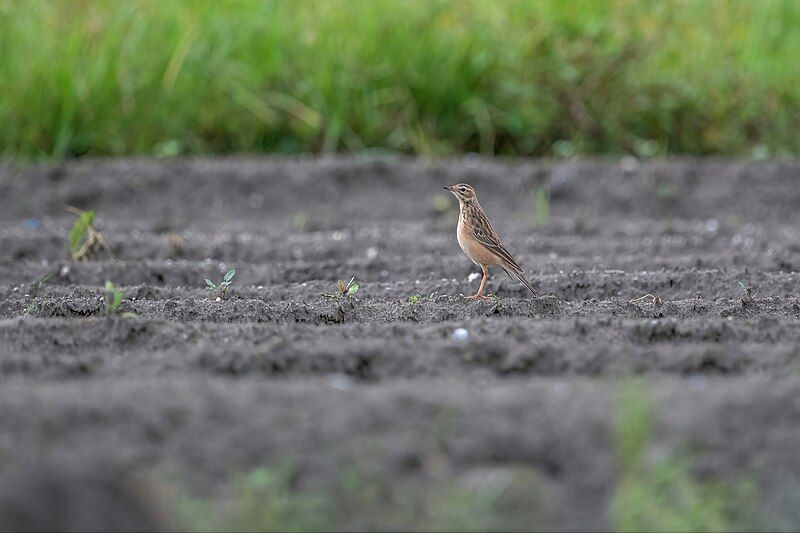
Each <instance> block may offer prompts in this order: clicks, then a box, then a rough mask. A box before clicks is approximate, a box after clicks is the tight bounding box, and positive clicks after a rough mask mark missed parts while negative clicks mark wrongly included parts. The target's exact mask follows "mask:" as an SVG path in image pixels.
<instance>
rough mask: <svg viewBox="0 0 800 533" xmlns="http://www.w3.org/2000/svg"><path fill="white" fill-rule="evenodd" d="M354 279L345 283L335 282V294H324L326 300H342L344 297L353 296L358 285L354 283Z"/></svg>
mask: <svg viewBox="0 0 800 533" xmlns="http://www.w3.org/2000/svg"><path fill="white" fill-rule="evenodd" d="M355 279H356V277H355V276H353V277H352V278H350V281H348V282H347V283H345V282H344V281H342V280H339V281H337V282H336V292H335V293H333V294H324V295H323V296H326V297H328V298H344V297H346V296H353V295H354V294H355V293H357V292H358V283H356V282H355Z"/></svg>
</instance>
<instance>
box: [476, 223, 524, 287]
mask: <svg viewBox="0 0 800 533" xmlns="http://www.w3.org/2000/svg"><path fill="white" fill-rule="evenodd" d="M472 222H473V223H472V234H473V235H474V236H475V238H476V239H477V240H478V242H480V243H481V244H482V245H484V246H485V247H486V248H487V249H488V250H489V251H490V252H492V253H493V254H495V255H496V256H497V257H499V258H500V259H501V260H502V261H503V262H504V263H506V267H507V268H510V269H511V270H514V271H515V274H520V273H522V268H520V266H519V265H518V264H517V262H516V261H515V260H514V258H513V257H512V256H511V253H510V252H509V251H508V250H507V249H506V247H505V246H503V243H502V242H500V237H499V236H498V235H497V232H496V231H495V230H494V228H493V227H492V223H491V222H489V219H488V218H486V215H484V214H483V212H481V211H477V212H476V213H474V216H473V217H472Z"/></svg>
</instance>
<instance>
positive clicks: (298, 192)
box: [0, 158, 800, 530]
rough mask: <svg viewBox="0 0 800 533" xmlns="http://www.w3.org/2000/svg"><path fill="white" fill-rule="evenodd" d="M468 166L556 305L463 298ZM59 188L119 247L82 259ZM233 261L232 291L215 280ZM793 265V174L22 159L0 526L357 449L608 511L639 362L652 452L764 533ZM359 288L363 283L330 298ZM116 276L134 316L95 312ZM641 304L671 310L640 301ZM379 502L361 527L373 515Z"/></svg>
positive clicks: (795, 350) (795, 386)
mask: <svg viewBox="0 0 800 533" xmlns="http://www.w3.org/2000/svg"><path fill="white" fill-rule="evenodd" d="M458 181H469V182H471V183H472V184H473V185H474V186H475V187H476V189H477V191H478V194H479V196H480V198H481V203H482V205H483V206H484V208H485V209H486V211H487V212H488V213H489V215H490V217H491V218H492V219H493V220H494V224H495V227H496V229H497V230H498V231H499V233H500V234H501V235H502V236H503V237H504V240H505V241H506V244H507V245H508V247H509V248H510V249H511V250H512V251H513V252H515V256H516V258H517V259H518V261H519V263H520V264H521V265H522V266H523V267H524V268H525V269H526V271H527V272H528V273H529V274H530V276H529V277H530V279H531V280H532V281H533V282H534V285H536V286H537V287H538V289H539V290H540V292H542V294H545V295H547V296H544V297H542V298H533V297H531V296H530V294H529V293H527V291H526V289H525V288H524V287H523V286H522V285H520V284H518V283H515V282H514V281H512V280H510V279H509V278H508V277H507V276H505V274H503V273H502V272H500V273H495V274H494V277H493V278H492V279H491V281H490V282H489V284H488V290H489V292H492V293H494V294H495V295H496V297H495V298H494V299H493V300H492V301H489V302H483V303H474V302H467V301H464V300H463V299H462V298H461V297H460V296H459V294H461V293H464V294H467V293H471V292H473V291H474V290H476V288H477V285H478V280H477V279H472V280H469V279H468V276H469V275H470V274H471V273H474V272H475V271H476V268H475V267H474V265H472V263H470V262H469V260H468V259H467V258H466V257H465V256H464V255H463V254H462V253H461V251H460V249H459V248H458V245H457V243H456V239H455V223H456V216H457V211H456V202H455V200H454V199H453V198H450V197H448V196H447V195H446V194H445V191H442V189H441V186H442V185H446V184H451V183H455V182H458ZM539 187H546V188H547V189H548V190H549V192H550V216H549V219H547V220H546V221H544V222H546V223H544V224H541V222H543V221H542V220H540V221H539V222H540V223H539V224H537V217H536V216H535V211H534V200H533V197H534V192H535V191H536V190H537V188H539ZM67 204H68V205H74V206H77V207H79V208H81V209H92V210H95V211H96V212H97V224H96V226H97V228H98V229H99V230H100V231H102V232H103V234H104V235H105V237H106V238H107V240H108V242H109V243H110V245H111V247H112V249H113V252H114V257H110V256H109V255H108V254H106V253H105V252H103V251H100V252H98V253H97V254H96V256H95V257H93V258H91V260H89V261H85V262H77V263H74V262H71V261H70V260H69V259H68V254H67V250H66V234H67V232H68V230H69V227H70V225H71V224H72V222H73V221H74V218H75V216H74V215H71V214H69V213H67V212H66V211H65V210H64V205H67ZM228 268H235V269H236V271H237V274H236V277H235V278H234V280H233V286H232V288H231V289H230V291H229V292H228V295H227V297H226V299H225V300H222V301H216V299H215V297H214V295H212V294H210V293H209V291H207V290H206V289H205V288H204V286H205V283H204V281H203V278H205V277H209V278H211V279H212V280H215V281H217V280H219V279H221V277H222V275H223V273H224V272H225V271H226V270H227V269H228ZM798 271H800V163H796V162H786V163H744V162H732V161H726V160H714V159H705V160H695V159H676V160H667V161H660V162H650V163H644V164H640V163H637V162H636V161H634V160H624V161H617V160H589V161H579V162H552V161H523V160H501V159H493V160H490V159H481V158H462V159H456V160H436V161H433V162H426V161H421V160H410V159H409V160H402V159H399V160H395V159H392V160H378V159H375V160H366V159H364V160H362V159H356V160H352V159H343V158H342V159H339V158H337V159H303V160H294V159H286V160H281V159H238V158H237V159H215V160H202V159H201V160H194V159H175V160H160V161H153V160H80V161H77V162H69V163H63V164H59V165H46V164H42V165H31V166H17V165H12V164H8V163H7V164H6V165H5V166H4V167H2V168H0V529H34V530H36V529H38V530H41V529H65V528H66V529H103V528H112V529H152V528H158V527H175V528H179V527H183V526H184V525H185V524H184V523H182V522H180V521H179V518H176V514H175V511H174V507H175V505H174V503H175V500H176V499H177V500H180V499H181V498H185V497H184V496H175V494H176V493H177V492H180V494H189V495H191V498H204V500H203V501H208V502H214V503H213V505H217V504H219V505H221V506H223V507H224V506H225V505H228V504H230V502H231V501H233V500H235V498H236V496H235V490H234V489H233V488H232V487H235V481H234V480H235V479H236V478H237V477H236V476H238V475H241V474H242V473H247V472H250V471H253V470H254V469H256V468H259V467H269V468H277V467H279V466H280V465H281V464H285V463H286V462H287V461H290V462H291V463H292V465H294V466H293V468H294V472H295V473H294V477H293V480H292V487H294V489H296V490H298V491H302V490H305V489H304V488H308V487H312V488H320V487H332V486H333V487H335V486H336V485H337V483H339V480H340V478H341V475H342V474H341V472H342V468H343V467H345V466H348V465H356V467H358V468H367V469H368V470H370V471H371V472H373V473H375V475H377V476H380V477H381V479H383V480H384V482H383V483H384V484H385V485H387V486H399V485H400V484H408V486H410V487H413V490H414V491H420V492H419V493H420V494H428V492H425V490H426V489H425V487H438V486H440V485H441V484H443V483H444V484H447V485H448V486H456V487H460V488H464V489H466V490H472V489H473V488H474V480H475V479H482V480H483V479H489V478H491V479H495V478H494V477H492V476H499V475H501V474H502V475H506V474H508V475H511V476H512V478H511V479H513V480H516V481H512V482H509V483H508V485H507V486H506V488H505V489H504V490H505V491H506V493H508V491H511V492H513V489H514V487H515V486H517V485H519V486H527V485H526V483H533V484H534V485H535V486H536V494H537V496H536V502H537V505H536V510H535V512H534V511H529V512H528V514H526V515H525V520H524V521H523V522H521V523H513V522H507V523H504V525H506V526H507V527H510V528H514V527H517V528H523V529H531V528H540V529H548V528H557V529H576V528H578V529H592V530H599V529H607V528H609V527H612V526H614V525H615V523H614V520H613V517H612V515H611V513H610V512H609V504H610V502H611V499H612V498H613V496H614V493H615V488H616V487H617V485H618V481H619V477H620V464H619V455H618V452H619V450H618V449H617V444H616V441H615V439H616V437H615V427H616V426H615V421H616V420H617V419H618V416H619V391H620V389H621V387H623V383H624V382H626V381H627V380H628V379H629V378H631V377H633V376H637V377H640V378H642V379H641V381H642V382H643V383H645V384H646V387H645V390H646V391H647V394H648V396H649V397H650V398H651V400H652V403H653V405H655V406H656V408H655V413H656V415H655V416H656V418H657V421H656V426H655V428H654V436H653V440H652V443H651V446H650V447H651V448H652V449H651V452H652V454H654V456H655V457H658V456H663V455H665V454H667V455H669V454H671V453H679V452H680V453H685V452H687V451H688V452H690V453H691V457H692V464H693V466H692V472H693V475H694V476H696V477H697V478H698V479H700V480H714V481H722V482H730V483H733V482H734V480H740V479H747V480H752V481H753V482H754V483H755V485H756V486H757V487H758V501H759V502H761V507H762V508H764V509H769V510H770V511H769V512H770V516H769V517H767V518H766V519H765V518H764V517H763V516H762V517H761V521H756V522H754V524H756V525H758V524H761V525H762V526H763V527H766V528H773V529H775V528H778V529H780V528H782V527H784V526H785V525H787V524H788V525H791V524H795V525H796V524H797V522H796V519H797V518H798V517H797V512H796V509H797V508H798V505H797V504H798V503H800V454H798V453H797V450H798V449H800V448H799V446H800V382H799V381H798V379H797V378H798V375H800V274H798ZM351 276H355V277H356V281H357V282H358V283H359V285H360V290H359V291H358V292H357V293H356V294H355V295H354V296H353V297H349V298H331V297H329V296H326V295H325V294H330V293H333V292H334V291H335V285H336V280H337V279H339V278H342V279H345V280H347V279H350V277H351ZM106 280H111V281H113V282H114V283H115V284H116V285H118V286H120V287H122V289H123V290H124V292H125V299H124V301H123V303H122V305H121V307H120V309H119V311H120V312H125V313H135V314H136V315H137V316H136V317H124V318H123V317H121V316H107V311H106V302H105V296H106V295H105V291H104V289H103V285H104V283H105V281H106ZM743 286H744V287H750V288H751V292H750V293H749V294H748V293H747V292H746V291H745V290H744V289H743ZM648 293H649V294H651V295H654V296H657V297H658V298H659V299H660V300H661V301H662V302H663V303H653V301H652V299H651V298H645V299H643V300H640V301H638V302H635V303H631V302H630V300H633V299H636V298H639V297H640V296H643V295H645V294H648ZM415 295H418V296H419V297H418V298H413V299H411V298H410V297H412V296H415ZM412 300H414V303H412ZM461 328H463V330H464V331H458V332H457V330H459V329H461ZM365 465H367V466H365ZM376 465H377V466H376ZM509 472H510V474H509ZM487 476H489V477H488V478H487ZM520 479H524V480H526V481H524V482H523V481H519V480H520ZM531 480H534V481H531ZM509 487H511V488H509ZM787 487H788V488H787ZM294 489H293V490H294ZM520 490H522V489H520ZM787 494H788V496H787ZM186 497H189V496H186ZM59 502H60V503H59ZM226 502H227V503H226ZM776 502H777V503H776ZM208 505H212V504H211V503H209V504H208ZM97 508H103V509H105V512H104V513H97V512H93V511H92V510H93V509H97ZM793 513H794V514H793ZM356 514H358V513H356ZM361 519H363V520H362V521H359V520H361ZM361 519H359V518H352V517H351V519H348V521H346V522H345V523H344V525H345V526H349V527H361V528H374V527H376V526H377V525H381V522H380V520H378V521H376V522H370V521H369V520H368V519H367V518H364V517H363V516H362V517H361ZM398 523H400V524H405V525H406V526H407V527H418V526H419V524H418V523H415V522H413V521H411V522H405V523H404V522H398ZM751 525H752V524H751ZM786 529H791V527H786Z"/></svg>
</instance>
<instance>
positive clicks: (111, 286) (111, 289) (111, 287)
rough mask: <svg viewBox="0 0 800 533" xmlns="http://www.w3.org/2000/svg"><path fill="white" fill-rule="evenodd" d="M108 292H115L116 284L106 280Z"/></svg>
mask: <svg viewBox="0 0 800 533" xmlns="http://www.w3.org/2000/svg"><path fill="white" fill-rule="evenodd" d="M106 292H109V293H111V292H114V284H113V283H111V282H110V281H108V280H106Z"/></svg>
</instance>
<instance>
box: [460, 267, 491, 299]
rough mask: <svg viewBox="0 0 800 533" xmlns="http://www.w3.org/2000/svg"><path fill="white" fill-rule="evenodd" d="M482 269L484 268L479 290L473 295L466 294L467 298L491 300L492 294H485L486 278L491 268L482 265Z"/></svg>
mask: <svg viewBox="0 0 800 533" xmlns="http://www.w3.org/2000/svg"><path fill="white" fill-rule="evenodd" d="M481 270H483V277H482V278H481V286H480V287H479V288H478V292H476V293H475V294H473V295H472V296H464V298H466V299H467V300H491V299H492V297H491V296H486V295H485V294H483V289H484V287H486V279H487V278H488V277H489V269H488V268H486V267H485V266H481Z"/></svg>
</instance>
